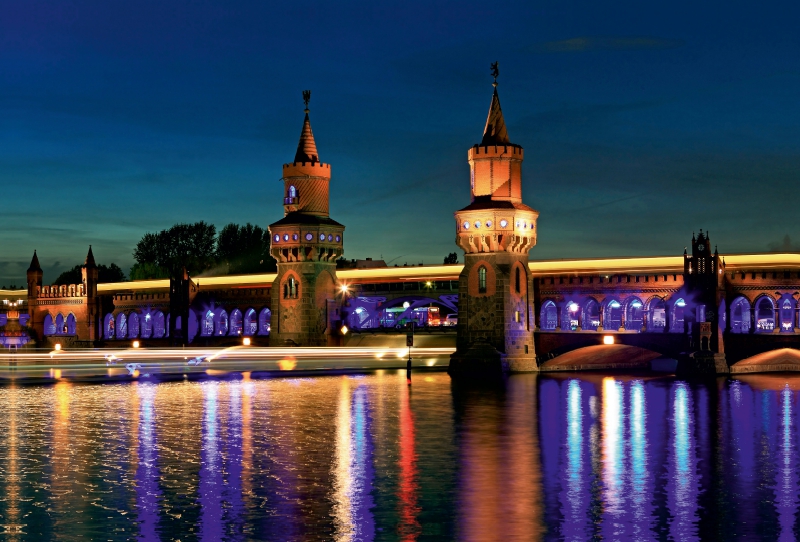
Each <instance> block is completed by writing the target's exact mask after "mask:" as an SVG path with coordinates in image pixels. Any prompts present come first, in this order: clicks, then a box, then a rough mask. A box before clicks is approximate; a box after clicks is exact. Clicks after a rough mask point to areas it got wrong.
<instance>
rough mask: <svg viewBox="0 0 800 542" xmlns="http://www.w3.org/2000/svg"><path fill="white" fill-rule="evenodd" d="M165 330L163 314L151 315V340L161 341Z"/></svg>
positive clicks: (159, 312)
mask: <svg viewBox="0 0 800 542" xmlns="http://www.w3.org/2000/svg"><path fill="white" fill-rule="evenodd" d="M166 331H167V329H166V326H165V325H164V313H163V312H161V311H158V312H156V313H155V314H154V315H153V338H154V339H161V338H163V337H164V334H165V333H166Z"/></svg>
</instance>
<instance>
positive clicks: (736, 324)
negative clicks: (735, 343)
mask: <svg viewBox="0 0 800 542" xmlns="http://www.w3.org/2000/svg"><path fill="white" fill-rule="evenodd" d="M731 332H732V333H749V332H750V302H748V301H747V299H746V298H744V297H741V296H740V297H737V298H736V299H734V300H733V303H731Z"/></svg>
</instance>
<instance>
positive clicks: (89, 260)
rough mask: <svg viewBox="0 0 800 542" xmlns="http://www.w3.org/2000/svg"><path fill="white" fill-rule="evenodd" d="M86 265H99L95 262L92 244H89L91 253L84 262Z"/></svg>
mask: <svg viewBox="0 0 800 542" xmlns="http://www.w3.org/2000/svg"><path fill="white" fill-rule="evenodd" d="M83 265H84V267H97V264H96V263H95V262H94V254H92V245H89V253H88V254H86V261H85V262H83Z"/></svg>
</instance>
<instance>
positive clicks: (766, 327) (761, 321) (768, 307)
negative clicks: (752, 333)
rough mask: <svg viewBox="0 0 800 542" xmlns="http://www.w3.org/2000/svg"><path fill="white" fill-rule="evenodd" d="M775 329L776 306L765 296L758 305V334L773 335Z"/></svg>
mask: <svg viewBox="0 0 800 542" xmlns="http://www.w3.org/2000/svg"><path fill="white" fill-rule="evenodd" d="M773 329H775V306H774V305H773V304H772V299H771V298H769V297H767V296H764V297H762V298H761V299H759V300H758V303H756V332H757V333H771V332H772V330H773Z"/></svg>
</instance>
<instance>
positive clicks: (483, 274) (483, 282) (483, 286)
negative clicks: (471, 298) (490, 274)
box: [478, 266, 486, 294]
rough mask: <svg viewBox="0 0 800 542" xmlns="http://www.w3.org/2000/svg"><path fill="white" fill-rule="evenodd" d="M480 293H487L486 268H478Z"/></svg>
mask: <svg viewBox="0 0 800 542" xmlns="http://www.w3.org/2000/svg"><path fill="white" fill-rule="evenodd" d="M478 293H479V294H485V293H486V268H485V267H484V266H480V267H479V268H478Z"/></svg>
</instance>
